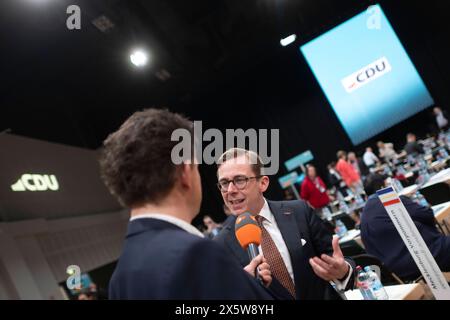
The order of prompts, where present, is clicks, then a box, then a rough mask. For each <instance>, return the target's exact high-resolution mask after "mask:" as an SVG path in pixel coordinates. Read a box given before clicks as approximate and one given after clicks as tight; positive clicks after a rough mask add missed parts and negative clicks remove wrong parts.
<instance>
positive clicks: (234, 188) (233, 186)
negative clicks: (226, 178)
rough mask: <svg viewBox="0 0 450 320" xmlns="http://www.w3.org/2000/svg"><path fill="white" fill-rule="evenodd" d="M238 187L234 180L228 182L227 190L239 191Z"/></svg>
mask: <svg viewBox="0 0 450 320" xmlns="http://www.w3.org/2000/svg"><path fill="white" fill-rule="evenodd" d="M237 191H238V188H236V186H235V185H234V182H233V181H230V183H229V184H228V189H227V192H229V193H230V192H237Z"/></svg>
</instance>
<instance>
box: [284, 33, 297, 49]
mask: <svg viewBox="0 0 450 320" xmlns="http://www.w3.org/2000/svg"><path fill="white" fill-rule="evenodd" d="M296 38H297V36H296V35H295V34H291V35H290V36H287V37H286V38H284V39H281V40H280V44H281V45H282V46H283V47H286V46H287V45H289V44H291V43H292V42H294V41H295V39H296Z"/></svg>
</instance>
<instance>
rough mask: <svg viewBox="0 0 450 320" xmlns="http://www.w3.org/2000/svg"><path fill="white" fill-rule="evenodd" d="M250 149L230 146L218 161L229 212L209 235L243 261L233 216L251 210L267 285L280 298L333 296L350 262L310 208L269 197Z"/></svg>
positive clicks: (345, 283)
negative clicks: (218, 228)
mask: <svg viewBox="0 0 450 320" xmlns="http://www.w3.org/2000/svg"><path fill="white" fill-rule="evenodd" d="M262 170H263V168H262V163H261V160H260V159H259V157H258V155H257V154H256V153H255V152H252V151H247V150H244V149H239V148H233V149H230V150H228V151H227V152H225V153H224V154H223V155H222V156H221V157H220V158H219V161H218V171H217V177H218V181H219V182H218V187H219V190H220V192H221V194H222V197H223V200H224V203H225V204H226V205H227V206H228V208H229V209H230V210H231V212H232V213H233V216H230V217H229V218H228V219H227V221H226V223H225V224H224V228H223V230H222V231H221V233H220V234H219V235H218V236H217V237H216V238H215V240H216V241H217V242H219V243H221V244H222V245H223V246H224V248H226V249H227V250H228V252H229V253H230V255H232V256H233V257H235V258H236V259H237V260H238V261H239V263H240V264H241V266H244V265H246V264H247V263H248V261H249V260H248V257H247V254H246V252H245V251H244V250H243V249H242V248H241V247H240V245H239V243H238V241H237V239H236V236H235V233H234V222H235V220H236V216H237V215H239V214H242V213H244V212H250V213H251V214H253V215H255V218H256V220H257V221H258V222H259V224H260V226H261V229H262V243H261V246H260V251H262V253H263V255H264V257H265V258H266V259H267V262H268V263H269V265H270V266H271V272H272V284H271V286H270V287H269V288H270V289H271V291H272V292H273V293H274V294H275V295H276V296H277V297H278V298H281V299H317V300H318V299H328V298H337V297H338V295H337V293H336V291H334V290H333V288H332V284H333V285H335V286H336V288H337V289H338V290H344V289H348V288H350V287H351V286H352V280H353V279H352V272H353V270H354V267H353V266H352V265H351V264H352V263H353V262H352V261H351V260H348V261H347V260H346V259H345V258H344V256H343V254H342V252H341V250H340V248H339V244H338V239H337V237H335V238H334V239H333V240H332V235H331V234H330V233H329V232H328V231H327V229H326V228H325V226H324V225H323V223H322V221H321V220H320V219H319V218H318V217H317V215H316V214H314V212H313V210H312V209H311V208H310V207H309V206H308V205H307V204H306V202H304V201H302V200H300V201H298V200H297V201H269V200H266V199H265V198H264V196H263V193H264V192H265V191H266V189H267V187H268V185H269V178H268V177H267V176H265V175H264V174H263V172H262Z"/></svg>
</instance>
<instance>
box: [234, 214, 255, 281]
mask: <svg viewBox="0 0 450 320" xmlns="http://www.w3.org/2000/svg"><path fill="white" fill-rule="evenodd" d="M234 230H235V233H236V238H237V240H238V241H239V244H240V245H241V247H242V248H244V250H247V253H248V256H249V258H250V260H252V259H253V258H255V257H256V256H258V254H259V250H258V246H259V245H260V244H261V228H260V227H259V225H258V222H257V221H256V219H255V216H253V215H252V214H251V213H249V212H245V213H243V214H241V215H239V216H238V217H237V219H236V224H235V225H234ZM257 278H258V279H259V280H261V278H260V276H259V274H257Z"/></svg>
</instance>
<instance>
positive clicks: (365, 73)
mask: <svg viewBox="0 0 450 320" xmlns="http://www.w3.org/2000/svg"><path fill="white" fill-rule="evenodd" d="M391 70H392V67H391V65H390V64H389V61H388V59H387V58H386V57H382V58H380V59H377V60H375V61H374V62H372V63H369V64H368V65H367V66H365V67H362V68H361V69H359V70H358V71H356V72H353V73H352V74H351V75H349V76H347V77H345V78H343V79H342V80H341V83H342V85H343V86H344V89H345V90H346V91H347V92H348V93H351V92H352V91H355V90H356V89H358V88H360V87H362V86H364V85H366V84H368V83H370V82H371V81H373V80H375V79H377V78H379V77H381V76H383V75H385V74H386V73H388V72H389V71H391Z"/></svg>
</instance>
